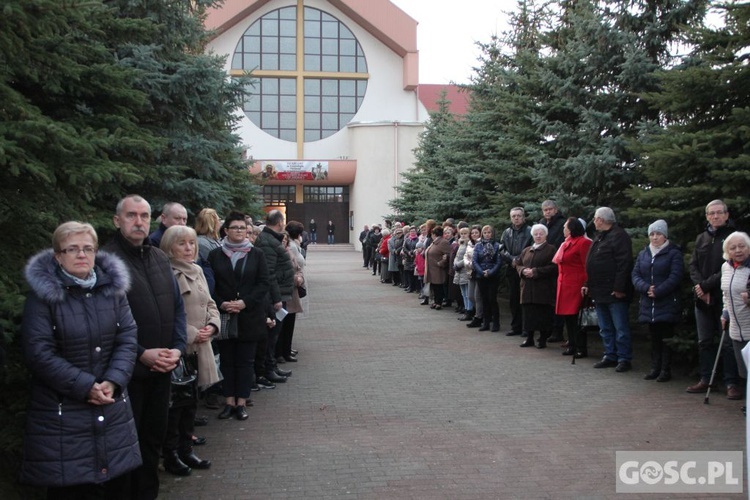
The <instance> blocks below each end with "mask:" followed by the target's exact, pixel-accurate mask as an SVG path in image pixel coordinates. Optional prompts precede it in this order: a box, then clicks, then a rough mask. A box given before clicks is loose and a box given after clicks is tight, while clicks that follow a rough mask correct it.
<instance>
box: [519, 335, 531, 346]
mask: <svg viewBox="0 0 750 500" xmlns="http://www.w3.org/2000/svg"><path fill="white" fill-rule="evenodd" d="M521 347H534V332H528V334H527V335H526V340H524V341H523V343H522V344H521Z"/></svg>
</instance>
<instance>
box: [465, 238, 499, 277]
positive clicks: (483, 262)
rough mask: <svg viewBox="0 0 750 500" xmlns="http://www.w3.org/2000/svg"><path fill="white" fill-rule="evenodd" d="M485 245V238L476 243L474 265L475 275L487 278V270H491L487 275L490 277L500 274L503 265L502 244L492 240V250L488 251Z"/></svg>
mask: <svg viewBox="0 0 750 500" xmlns="http://www.w3.org/2000/svg"><path fill="white" fill-rule="evenodd" d="M485 245H486V242H485V241H484V240H480V241H478V242H477V243H476V244H475V245H474V261H473V263H472V266H473V267H474V277H475V278H476V279H483V278H485V276H484V272H485V271H489V273H488V275H487V276H486V277H488V278H490V277H493V276H498V275H499V273H500V267H501V266H502V265H503V259H502V255H501V251H502V248H500V244H499V243H498V242H496V241H491V242H490V245H491V247H492V250H491V251H489V252H488V251H486V249H485Z"/></svg>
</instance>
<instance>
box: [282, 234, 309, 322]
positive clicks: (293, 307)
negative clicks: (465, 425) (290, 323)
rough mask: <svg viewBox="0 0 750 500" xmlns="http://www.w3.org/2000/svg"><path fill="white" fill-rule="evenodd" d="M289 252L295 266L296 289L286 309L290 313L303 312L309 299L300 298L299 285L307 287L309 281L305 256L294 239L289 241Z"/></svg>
mask: <svg viewBox="0 0 750 500" xmlns="http://www.w3.org/2000/svg"><path fill="white" fill-rule="evenodd" d="M287 252H289V259H290V260H291V261H292V267H294V290H292V300H290V301H287V303H286V310H287V311H289V312H290V313H301V312H304V311H305V307H304V304H305V302H306V301H307V300H306V299H307V297H305V298H304V299H300V297H299V293H298V292H297V286H298V285H300V284H301V285H302V286H304V287H305V288H307V282H306V281H305V257H304V256H303V255H302V250H301V249H300V247H299V243H298V242H296V241H294V240H292V241H290V242H289V247H287Z"/></svg>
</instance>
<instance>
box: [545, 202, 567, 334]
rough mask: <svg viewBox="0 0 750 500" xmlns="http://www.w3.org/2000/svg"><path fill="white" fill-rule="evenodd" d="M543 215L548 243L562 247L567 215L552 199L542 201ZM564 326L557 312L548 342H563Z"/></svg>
mask: <svg viewBox="0 0 750 500" xmlns="http://www.w3.org/2000/svg"><path fill="white" fill-rule="evenodd" d="M542 215H543V217H542V218H541V219H539V224H544V226H545V227H546V228H547V243H549V244H550V245H554V247H555V248H560V245H562V242H563V241H565V235H564V234H563V226H565V216H563V214H561V213H560V209H558V208H557V203H555V202H554V201H552V200H544V201H543V202H542ZM563 326H564V320H563V317H562V316H559V315H557V314H555V319H554V322H553V323H552V336H551V337H550V338H548V339H547V342H561V341H562V340H563Z"/></svg>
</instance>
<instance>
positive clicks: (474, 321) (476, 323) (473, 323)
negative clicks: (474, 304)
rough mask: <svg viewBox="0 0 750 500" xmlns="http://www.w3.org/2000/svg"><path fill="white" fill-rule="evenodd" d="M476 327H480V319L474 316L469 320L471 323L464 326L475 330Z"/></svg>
mask: <svg viewBox="0 0 750 500" xmlns="http://www.w3.org/2000/svg"><path fill="white" fill-rule="evenodd" d="M478 326H482V318H477V317H476V316H474V319H472V320H471V323H469V324H467V325H466V328H476V327H478Z"/></svg>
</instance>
